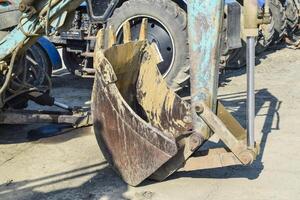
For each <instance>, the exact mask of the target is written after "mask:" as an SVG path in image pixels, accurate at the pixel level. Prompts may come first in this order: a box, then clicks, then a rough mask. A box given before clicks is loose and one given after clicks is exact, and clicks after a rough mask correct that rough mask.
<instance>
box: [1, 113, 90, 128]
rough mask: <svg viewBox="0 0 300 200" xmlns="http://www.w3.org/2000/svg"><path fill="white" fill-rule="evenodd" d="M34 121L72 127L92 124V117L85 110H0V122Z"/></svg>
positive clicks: (30, 122) (21, 122) (23, 122)
mask: <svg viewBox="0 0 300 200" xmlns="http://www.w3.org/2000/svg"><path fill="white" fill-rule="evenodd" d="M34 123H36V124H37V123H58V124H72V125H73V126H74V128H80V127H85V126H90V125H92V117H91V114H90V112H89V111H86V112H74V113H72V112H54V111H31V110H24V111H20V110H11V111H5V112H0V124H34Z"/></svg>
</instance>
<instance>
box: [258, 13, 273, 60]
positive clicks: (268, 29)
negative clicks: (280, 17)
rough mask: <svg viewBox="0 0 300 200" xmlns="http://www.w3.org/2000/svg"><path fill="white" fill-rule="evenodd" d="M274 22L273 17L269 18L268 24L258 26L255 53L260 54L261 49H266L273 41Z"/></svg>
mask: <svg viewBox="0 0 300 200" xmlns="http://www.w3.org/2000/svg"><path fill="white" fill-rule="evenodd" d="M274 26H275V23H274V20H273V18H272V19H271V23H270V24H262V25H260V26H259V34H258V37H257V43H256V47H255V52H256V54H260V53H262V52H263V51H265V50H267V48H268V47H269V46H270V44H271V43H272V41H273V38H274V34H275V27H274Z"/></svg>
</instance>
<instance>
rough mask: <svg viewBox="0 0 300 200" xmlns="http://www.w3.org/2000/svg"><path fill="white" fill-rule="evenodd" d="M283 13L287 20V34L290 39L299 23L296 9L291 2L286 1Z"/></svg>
mask: <svg viewBox="0 0 300 200" xmlns="http://www.w3.org/2000/svg"><path fill="white" fill-rule="evenodd" d="M285 13H286V18H287V33H288V35H289V36H290V37H292V36H293V33H294V31H295V30H296V28H297V25H298V22H299V15H298V9H297V7H296V5H295V2H294V1H293V0H287V2H286V6H285Z"/></svg>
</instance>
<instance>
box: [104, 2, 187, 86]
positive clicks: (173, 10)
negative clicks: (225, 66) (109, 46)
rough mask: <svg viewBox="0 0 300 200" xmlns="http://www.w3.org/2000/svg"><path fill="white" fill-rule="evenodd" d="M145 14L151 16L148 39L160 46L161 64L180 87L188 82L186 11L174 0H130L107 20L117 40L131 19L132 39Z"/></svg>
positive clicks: (168, 78)
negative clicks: (114, 31) (125, 24)
mask: <svg viewBox="0 0 300 200" xmlns="http://www.w3.org/2000/svg"><path fill="white" fill-rule="evenodd" d="M143 18H148V40H149V41H150V42H151V43H155V44H156V45H157V47H158V49H159V50H160V53H161V56H162V58H163V62H161V63H160V64H159V66H158V68H159V70H160V72H161V74H162V75H163V77H164V78H165V80H166V82H167V83H168V85H169V87H171V88H172V89H174V90H176V91H179V90H181V89H183V88H184V87H187V86H188V83H189V81H188V80H189V59H188V58H189V46H188V33H187V14H186V12H185V11H184V10H183V9H182V8H180V6H179V5H177V4H176V3H174V2H173V1H171V0H149V1H144V0H129V1H126V2H124V3H123V4H122V5H121V6H120V7H119V8H117V9H116V10H115V11H114V13H113V15H112V17H111V18H110V19H109V20H108V26H111V25H112V26H113V27H114V29H115V30H116V35H117V43H122V41H123V30H122V25H123V24H124V23H125V22H126V21H128V20H129V22H130V25H131V33H132V39H133V40H135V39H137V38H138V36H139V31H140V27H141V23H142V19H143Z"/></svg>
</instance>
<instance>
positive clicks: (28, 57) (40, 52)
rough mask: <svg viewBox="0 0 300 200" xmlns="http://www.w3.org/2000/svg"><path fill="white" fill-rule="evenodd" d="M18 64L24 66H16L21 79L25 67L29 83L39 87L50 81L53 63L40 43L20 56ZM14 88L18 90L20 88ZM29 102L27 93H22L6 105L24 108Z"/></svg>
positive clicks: (17, 74) (16, 72)
mask: <svg viewBox="0 0 300 200" xmlns="http://www.w3.org/2000/svg"><path fill="white" fill-rule="evenodd" d="M16 65H19V66H22V67H16V68H17V69H18V70H16V71H15V74H16V76H17V77H18V78H19V79H21V77H22V76H23V75H24V74H25V72H24V69H26V70H27V71H26V80H25V81H26V83H27V84H29V85H32V86H35V87H39V86H42V85H45V84H47V83H48V82H49V78H50V77H51V74H52V65H51V62H50V60H49V58H48V56H47V54H46V52H45V51H44V49H43V48H42V47H41V46H40V45H39V44H37V43H36V44H34V45H32V46H31V47H30V48H28V49H27V50H26V52H25V54H24V55H21V56H20V59H19V60H18V61H17V62H16ZM19 69H21V70H19ZM11 87H14V86H11ZM13 89H15V90H16V89H18V88H13ZM10 95H12V94H10ZM27 102H28V97H27V95H26V94H22V95H18V96H17V97H15V98H13V99H12V100H10V101H8V102H7V105H6V106H7V107H9V108H14V109H23V108H26V107H27Z"/></svg>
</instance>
